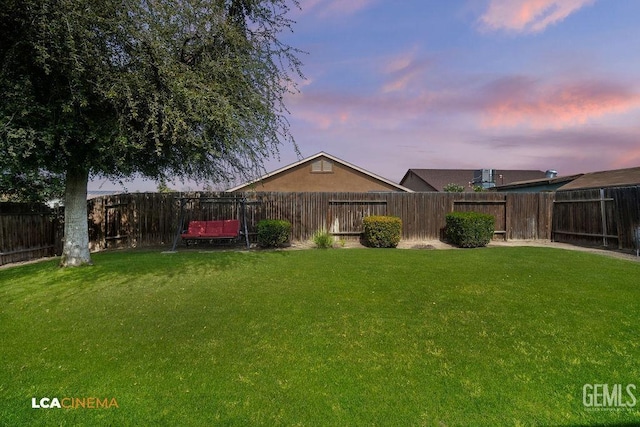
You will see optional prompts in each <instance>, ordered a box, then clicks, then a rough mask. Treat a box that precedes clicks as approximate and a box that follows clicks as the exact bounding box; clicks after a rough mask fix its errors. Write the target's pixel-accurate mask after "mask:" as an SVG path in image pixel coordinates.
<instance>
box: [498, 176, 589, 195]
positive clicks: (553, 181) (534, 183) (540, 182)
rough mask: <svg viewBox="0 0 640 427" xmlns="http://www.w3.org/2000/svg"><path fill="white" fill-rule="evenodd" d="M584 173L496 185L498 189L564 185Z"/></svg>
mask: <svg viewBox="0 0 640 427" xmlns="http://www.w3.org/2000/svg"><path fill="white" fill-rule="evenodd" d="M582 175H583V174H581V173H579V174H576V175H567V176H556V177H554V178H542V179H530V180H526V181H516V182H511V183H509V184H504V185H496V186H495V190H496V191H505V190H515V189H525V188H533V187H543V186H558V187H560V186H562V185H565V184H566V183H569V182H571V181H573V180H575V179H578V178H580V177H581V176H582Z"/></svg>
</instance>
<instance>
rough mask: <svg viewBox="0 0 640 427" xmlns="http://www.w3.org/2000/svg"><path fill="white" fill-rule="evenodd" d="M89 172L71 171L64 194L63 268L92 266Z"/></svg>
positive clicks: (69, 171)
mask: <svg viewBox="0 0 640 427" xmlns="http://www.w3.org/2000/svg"><path fill="white" fill-rule="evenodd" d="M88 182H89V172H88V171H84V170H74V169H70V170H68V171H67V175H66V188H65V193H64V246H63V249H62V260H61V261H60V266H61V267H77V266H81V265H91V264H92V262H91V254H90V253H89V226H88V216H87V183H88Z"/></svg>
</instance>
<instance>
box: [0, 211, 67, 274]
mask: <svg viewBox="0 0 640 427" xmlns="http://www.w3.org/2000/svg"><path fill="white" fill-rule="evenodd" d="M61 215H62V213H61V211H58V210H55V209H50V208H49V207H47V206H45V205H41V204H34V203H0V265H4V264H10V263H14V262H21V261H29V260H32V259H38V258H43V257H48V256H54V255H58V254H60V253H61V252H62V219H61Z"/></svg>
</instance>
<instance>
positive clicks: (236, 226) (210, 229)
mask: <svg viewBox="0 0 640 427" xmlns="http://www.w3.org/2000/svg"><path fill="white" fill-rule="evenodd" d="M193 200H197V201H199V202H200V204H201V205H202V204H203V203H213V204H227V205H228V204H233V205H234V210H235V214H236V215H235V216H236V218H238V219H231V218H227V219H216V220H206V221H200V220H193V221H191V220H190V221H189V222H188V225H187V227H186V229H185V216H186V212H185V206H186V205H187V203H189V202H191V201H193ZM248 203H249V202H248V201H247V198H246V197H244V196H229V197H227V196H215V197H180V220H179V223H178V230H177V231H176V235H175V238H174V239H173V246H172V247H171V251H172V252H174V251H175V250H176V246H177V245H178V240H180V238H182V241H184V242H185V244H186V245H187V246H189V244H190V243H192V242H197V241H209V242H214V241H223V242H224V241H227V242H235V241H237V240H238V239H239V238H240V237H241V236H244V241H245V244H246V247H247V249H249V232H248V229H247V204H248Z"/></svg>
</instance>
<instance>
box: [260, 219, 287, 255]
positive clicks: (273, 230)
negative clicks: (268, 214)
mask: <svg viewBox="0 0 640 427" xmlns="http://www.w3.org/2000/svg"><path fill="white" fill-rule="evenodd" d="M290 233H291V223H290V222H289V221H285V220H280V219H263V220H261V221H259V222H258V244H259V245H260V246H261V247H263V248H277V247H280V246H283V245H284V244H285V243H287V242H288V241H289V234H290Z"/></svg>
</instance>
